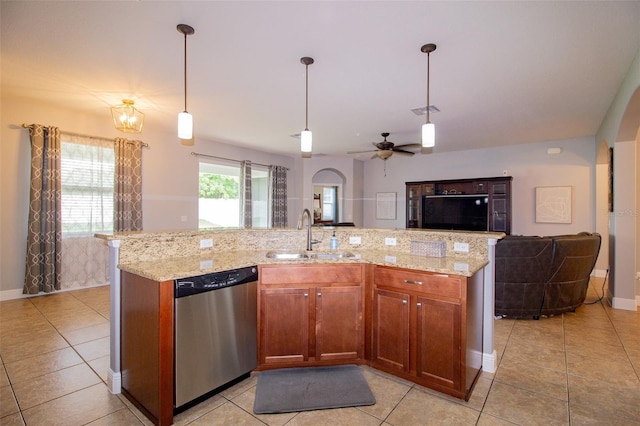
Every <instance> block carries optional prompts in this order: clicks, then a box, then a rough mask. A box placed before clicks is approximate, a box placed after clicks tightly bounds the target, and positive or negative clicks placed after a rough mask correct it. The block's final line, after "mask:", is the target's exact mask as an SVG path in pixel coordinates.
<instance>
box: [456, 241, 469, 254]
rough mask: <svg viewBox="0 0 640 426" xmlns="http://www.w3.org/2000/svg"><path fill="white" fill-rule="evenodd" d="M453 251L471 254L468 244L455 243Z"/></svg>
mask: <svg viewBox="0 0 640 426" xmlns="http://www.w3.org/2000/svg"><path fill="white" fill-rule="evenodd" d="M453 251H459V252H462V253H469V244H468V243H453Z"/></svg>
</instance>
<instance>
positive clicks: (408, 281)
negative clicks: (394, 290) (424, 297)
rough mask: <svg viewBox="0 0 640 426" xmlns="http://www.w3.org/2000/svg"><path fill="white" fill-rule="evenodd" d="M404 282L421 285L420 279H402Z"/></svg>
mask: <svg viewBox="0 0 640 426" xmlns="http://www.w3.org/2000/svg"><path fill="white" fill-rule="evenodd" d="M404 282H405V283H406V284H417V285H422V281H413V280H404Z"/></svg>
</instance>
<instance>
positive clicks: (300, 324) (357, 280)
mask: <svg viewBox="0 0 640 426" xmlns="http://www.w3.org/2000/svg"><path fill="white" fill-rule="evenodd" d="M363 268H364V266H363V265H359V264H358V265H340V266H338V265H263V266H260V271H259V277H260V297H259V301H258V305H259V306H258V309H259V312H260V316H259V318H258V330H259V333H258V354H259V355H258V358H259V359H258V364H259V368H273V367H285V366H295V365H297V366H303V365H331V364H343V363H344V362H345V361H349V362H356V363H358V362H363V361H364V328H363V324H364V319H363V313H364V310H363V299H364V297H363V295H364V272H363Z"/></svg>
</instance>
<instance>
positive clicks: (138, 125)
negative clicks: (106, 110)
mask: <svg viewBox="0 0 640 426" xmlns="http://www.w3.org/2000/svg"><path fill="white" fill-rule="evenodd" d="M111 117H113V125H114V126H116V129H118V130H120V131H121V132H125V133H140V132H141V131H142V125H143V124H144V114H143V113H141V112H140V111H138V110H137V109H136V108H135V107H134V106H133V101H132V100H130V99H123V100H122V105H118V106H114V107H111Z"/></svg>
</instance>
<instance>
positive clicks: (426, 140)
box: [420, 43, 436, 148]
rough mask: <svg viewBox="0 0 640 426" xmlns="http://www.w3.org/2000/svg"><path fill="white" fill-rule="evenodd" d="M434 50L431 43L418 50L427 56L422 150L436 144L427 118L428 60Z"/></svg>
mask: <svg viewBox="0 0 640 426" xmlns="http://www.w3.org/2000/svg"><path fill="white" fill-rule="evenodd" d="M434 50H436V45H435V44H433V43H428V44H425V45H424V46H422V47H421V48H420V51H421V52H422V53H426V54H427V108H426V109H427V122H426V123H425V124H423V125H422V147H423V148H432V147H434V146H435V144H436V128H435V126H434V125H433V123H432V122H431V120H430V117H429V112H430V109H431V108H429V105H430V104H429V58H430V56H431V52H433V51H434Z"/></svg>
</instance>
